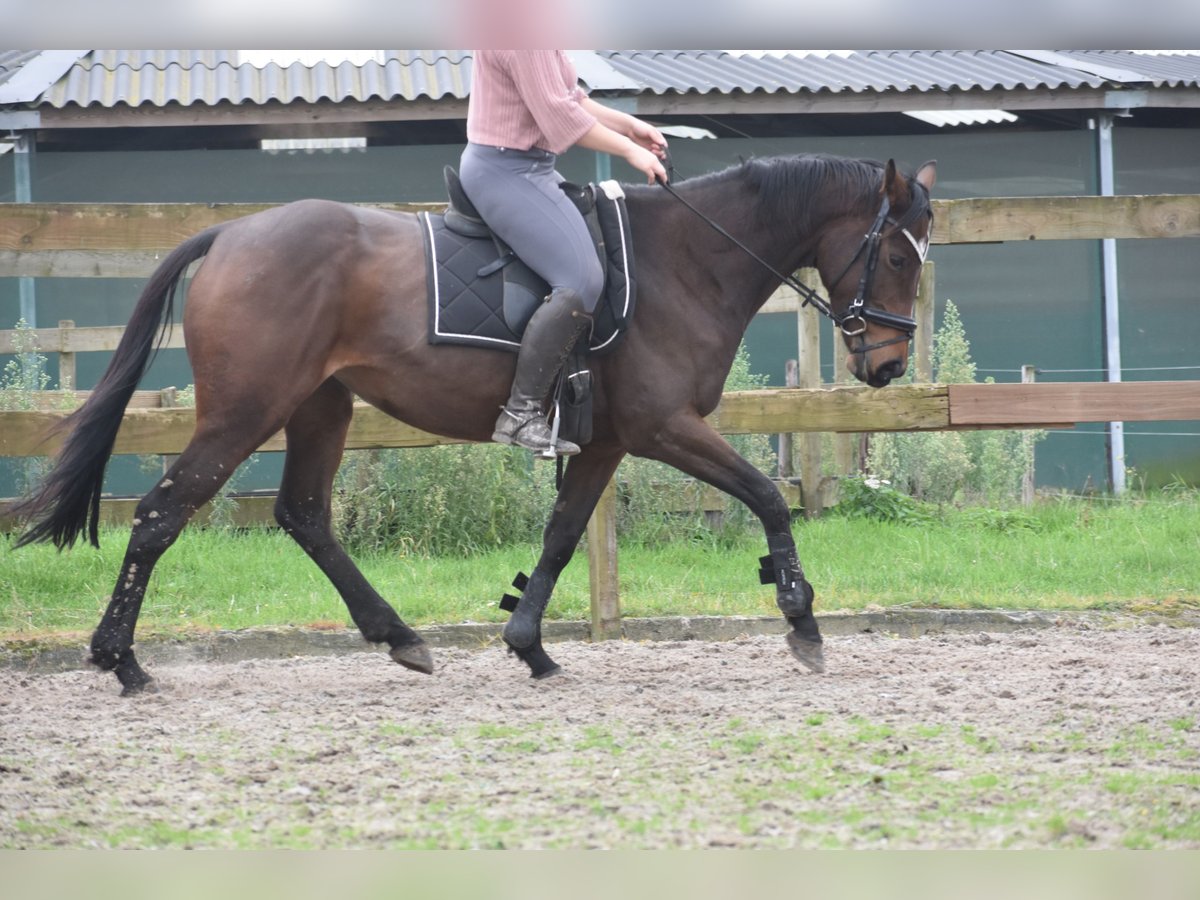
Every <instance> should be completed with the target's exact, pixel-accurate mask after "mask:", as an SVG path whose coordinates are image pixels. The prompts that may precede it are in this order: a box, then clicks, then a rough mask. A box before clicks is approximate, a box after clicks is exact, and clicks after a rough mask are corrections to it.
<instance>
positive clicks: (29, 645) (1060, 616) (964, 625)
mask: <svg viewBox="0 0 1200 900" xmlns="http://www.w3.org/2000/svg"><path fill="white" fill-rule="evenodd" d="M817 620H818V622H819V623H820V625H821V632H822V634H824V635H825V636H827V637H837V636H842V635H851V634H864V633H869V632H877V633H881V634H889V635H894V636H897V637H906V638H913V637H920V636H921V635H926V634H939V633H947V632H1012V631H1021V630H1026V629H1038V628H1056V627H1070V628H1128V627H1135V626H1151V625H1168V626H1173V627H1198V626H1200V614H1181V615H1176V616H1163V615H1135V614H1129V613H1104V612H1072V611H1065V612H1053V611H1035V610H1029V611H998V610H954V609H891V610H880V611H875V612H864V613H827V614H825V615H819V616H817ZM502 627H503V626H502V625H501V624H497V623H478V624H477V623H465V624H461V625H433V626H428V627H425V628H419V629H417V630H418V631H419V632H420V634H421V635H422V637H424V638H425V640H426V641H427V642H428V643H429V645H430V646H431V647H434V648H438V647H459V648H468V649H471V648H475V649H479V648H483V647H487V646H492V645H499V644H500V629H501V628H502ZM621 628H622V638H623V639H624V640H628V641H731V640H737V639H738V638H745V637H752V636H757V635H783V634H784V633H785V632H786V631H787V625H786V623H785V622H784V620H783V619H782V618H780V617H779V616H683V617H668V618H653V619H625V620H623V621H622V623H621ZM543 637H544V639H545V641H546V642H547V643H551V642H559V641H586V640H589V626H588V623H587V622H582V621H571V622H546V623H545V626H544V629H543ZM86 644H87V640H86V638H84V639H66V638H62V639H60V638H55V637H50V638H40V639H31V640H7V641H0V668H6V669H17V670H23V671H27V672H67V671H72V670H77V669H84V668H87V661H86V657H87V646H86ZM137 651H138V656H139V658H140V659H141V660H142V661H143V662H145V663H147V664H149V665H156V666H157V665H172V664H179V663H196V662H237V661H240V660H247V659H287V658H290V657H296V656H336V655H340V654H343V653H361V652H364V651H365V652H372V651H373V652H382V651H381V649H380V648H379V647H376V646H374V645H372V644H368V643H366V642H365V641H364V640H363V639H362V636H361V635H360V634H359V633H358V631H356V630H353V629H345V630H336V631H330V630H315V629H306V628H251V629H245V630H241V631H218V632H212V633H208V634H199V635H187V636H183V637H174V638H169V637H164V638H160V637H151V638H148V639H146V640H145V641H139V642H138V644H137Z"/></svg>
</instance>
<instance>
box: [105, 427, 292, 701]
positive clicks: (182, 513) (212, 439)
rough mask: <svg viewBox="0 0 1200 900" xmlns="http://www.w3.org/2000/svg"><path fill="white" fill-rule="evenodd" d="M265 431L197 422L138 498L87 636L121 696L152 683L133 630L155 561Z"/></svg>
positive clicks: (151, 685) (150, 687)
mask: <svg viewBox="0 0 1200 900" xmlns="http://www.w3.org/2000/svg"><path fill="white" fill-rule="evenodd" d="M269 435H270V431H268V432H267V433H266V434H261V435H260V434H253V435H250V434H247V433H245V432H244V430H243V431H242V432H241V433H239V431H238V430H237V429H236V428H232V427H228V426H226V425H225V423H222V424H221V425H216V424H212V423H210V424H202V425H200V426H198V427H197V431H196V435H195V436H194V437H193V438H192V440H191V441H190V442H189V444H188V446H187V448H186V449H185V450H184V451H183V453H181V454H180V455H179V458H178V459H177V460H176V461H175V464H174V465H173V466H171V468H170V470H169V471H168V472H167V474H166V475H165V476H164V477H163V479H162V480H161V481H159V482H158V484H156V485H155V486H154V488H153V489H151V490H150V492H149V493H147V494H146V495H145V496H144V497H143V498H142V500H141V502H139V503H138V506H137V511H136V512H135V514H134V518H133V526H132V529H131V532H130V536H129V545H128V546H127V548H126V550H125V558H124V561H123V562H122V564H121V571H120V574H119V575H118V576H117V584H116V587H115V588H114V589H113V593H112V596H111V597H110V598H109V603H108V608H107V609H106V610H105V612H104V616H103V618H102V619H101V620H100V624H99V625H98V626H97V628H96V631H95V633H94V634H93V635H92V641H91V659H90V661H91V662H92V663H93V664H94V665H96V666H97V667H99V668H100V669H101V670H103V671H111V672H113V673H114V674H115V675H116V676H117V680H118V681H119V682H120V683H121V687H122V691H121V693H122V695H123V696H129V695H132V694H137V693H141V692H142V691H146V690H154V689H155V683H154V680H153V679H152V678H151V677H150V676H149V675H147V674H146V672H145V671H144V670H143V669H142V668H141V666H140V665H138V662H137V658H136V656H135V655H134V652H133V635H134V630H135V628H136V627H137V620H138V614H139V613H140V612H141V608H142V601H143V600H144V599H145V596H146V587H147V585H148V584H149V581H150V575H151V573H152V572H153V571H154V566H155V565H156V564H157V562H158V560H159V559H160V558H161V557H162V555H163V553H165V552H166V551H167V549H168V548H169V547H170V546H171V545H172V544H173V543H174V542H175V539H176V538H177V537H179V533H180V532H181V531H182V530H183V527H184V525H186V524H187V522H188V520H189V519H191V517H192V515H193V514H194V513H195V512H196V510H197V509H199V508H200V507H201V506H203V505H204V504H205V503H207V502H208V501H209V500H211V499H212V498H213V497H214V496H215V495H216V493H217V491H218V490H220V489H221V486H222V485H224V484H225V482H226V481H227V480H228V478H229V476H230V475H231V474H232V473H233V471H234V469H236V468H237V467H238V465H240V464H241V463H242V462H243V461H244V460H245V459H246V457H247V456H249V455H250V454H251V453H252V452H253V451H254V450H255V449H256V448H257V447H258V446H259V444H260V443H261V442H262V440H264V439H265V438H266V437H268V436H269Z"/></svg>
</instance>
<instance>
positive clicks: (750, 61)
mask: <svg viewBox="0 0 1200 900" xmlns="http://www.w3.org/2000/svg"><path fill="white" fill-rule="evenodd" d="M601 55H603V56H604V58H605V59H606V60H607V61H608V63H609V64H610V65H611V66H613V68H615V69H617V70H618V71H620V72H622V73H624V74H627V75H629V76H631V77H633V78H636V79H637V80H638V81H640V82H642V83H643V84H645V85H646V87H647V89H649V90H651V91H653V92H654V93H656V94H665V93H668V92H676V93H701V94H704V93H709V92H712V91H719V92H720V93H723V94H729V93H732V92H734V91H742V92H746V93H750V92H753V91H763V92H766V93H774V92H777V91H786V92H787V93H792V94H795V93H800V92H804V91H807V92H811V93H818V92H822V91H827V92H831V93H838V92H841V91H852V92H854V93H864V92H868V91H877V92H878V91H916V92H926V91H944V90H952V89H959V90H969V89H972V88H982V89H985V90H990V89H995V88H1005V89H1008V90H1012V89H1015V88H1026V89H1035V88H1043V87H1044V88H1080V87H1093V88H1096V87H1101V86H1102V85H1103V84H1104V83H1105V80H1104V79H1103V78H1100V77H1099V76H1096V75H1092V74H1089V73H1087V72H1085V71H1080V70H1078V69H1074V68H1068V67H1065V66H1056V65H1051V64H1047V63H1043V62H1038V61H1036V60H1031V59H1027V58H1024V57H1021V56H1018V55H1015V54H1012V53H1007V52H1004V51H997V50H866V51H860V52H853V53H849V54H846V55H842V54H838V55H827V56H815V55H804V54H800V53H781V54H779V55H759V54H741V53H734V52H731V51H726V50H712V51H695V50H645V51H633V52H631V51H601Z"/></svg>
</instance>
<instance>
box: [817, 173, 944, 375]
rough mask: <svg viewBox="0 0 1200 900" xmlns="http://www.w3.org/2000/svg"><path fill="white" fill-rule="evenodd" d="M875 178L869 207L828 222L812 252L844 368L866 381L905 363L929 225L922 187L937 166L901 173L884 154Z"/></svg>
mask: <svg viewBox="0 0 1200 900" xmlns="http://www.w3.org/2000/svg"><path fill="white" fill-rule="evenodd" d="M882 176H883V177H882V182H881V184H880V187H879V190H878V193H877V195H875V196H874V197H873V198H872V200H871V208H869V209H867V208H865V207H864V208H862V209H860V210H859V211H858V212H857V213H853V214H847V215H845V216H842V217H840V218H839V219H837V220H836V221H834V222H833V223H831V224H830V226H829V227H828V228H827V229H826V231H825V233H824V234H823V236H822V237H821V240H820V243H819V245H818V248H817V258H816V266H817V269H818V271H819V272H820V273H821V279H822V280H823V281H824V282H825V285H826V287H827V289H828V291H829V299H830V306H831V308H832V312H833V313H834V318H835V320H836V321H837V322H838V325H839V327H840V329H841V332H842V339H843V340H844V341H845V342H846V349H847V350H849V351H850V353H849V356H848V358H847V360H846V368H847V369H849V370H850V372H851V374H853V375H854V377H855V378H857V379H858V380H859V381H863V382H866V383H867V384H869V385H871V386H872V387H883V386H884V385H886V384H888V383H890V382H891V381H892V379H893V378H898V377H899V376H901V375H903V374H904V372H905V370H906V369H907V368H908V343H909V338H910V337H911V336H912V332H913V330H914V328H915V323H914V322H913V319H912V314H913V305H914V303H915V302H916V297H917V283H918V281H919V279H920V276H921V264H922V263H923V262H924V261H925V253H926V250H927V249H928V247H929V237H930V231H931V230H932V227H933V213H932V211H931V209H930V206H929V192H930V190H932V188H933V185H934V183H935V181H936V180H937V166H936V164H935V163H933V162H927V163H925V164H924V165H923V166H921V168H920V169H918V170H917V172H916V174H915V175H912V176H910V177H906V176H904V175H903V174H901V173H900V172H898V171H897V169H896V164H895V162H894V161H892V160H888V162H887V165H886V166H885V167H884V168H883V173H882Z"/></svg>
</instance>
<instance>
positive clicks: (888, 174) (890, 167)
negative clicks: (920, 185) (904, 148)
mask: <svg viewBox="0 0 1200 900" xmlns="http://www.w3.org/2000/svg"><path fill="white" fill-rule="evenodd" d="M883 190H884V193H886V194H887V198H888V202H889V203H891V205H892V207H893V208H894V209H903V208H904V207H906V206H908V203H909V200H910V199H911V196H910V194H909V191H908V182H907V181H905V180H904V179H903V178H902V177H900V173H899V172H898V171H897V170H896V161H895V160H894V159H889V160H888V161H887V169H886V170H885V171H884V173H883Z"/></svg>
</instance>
